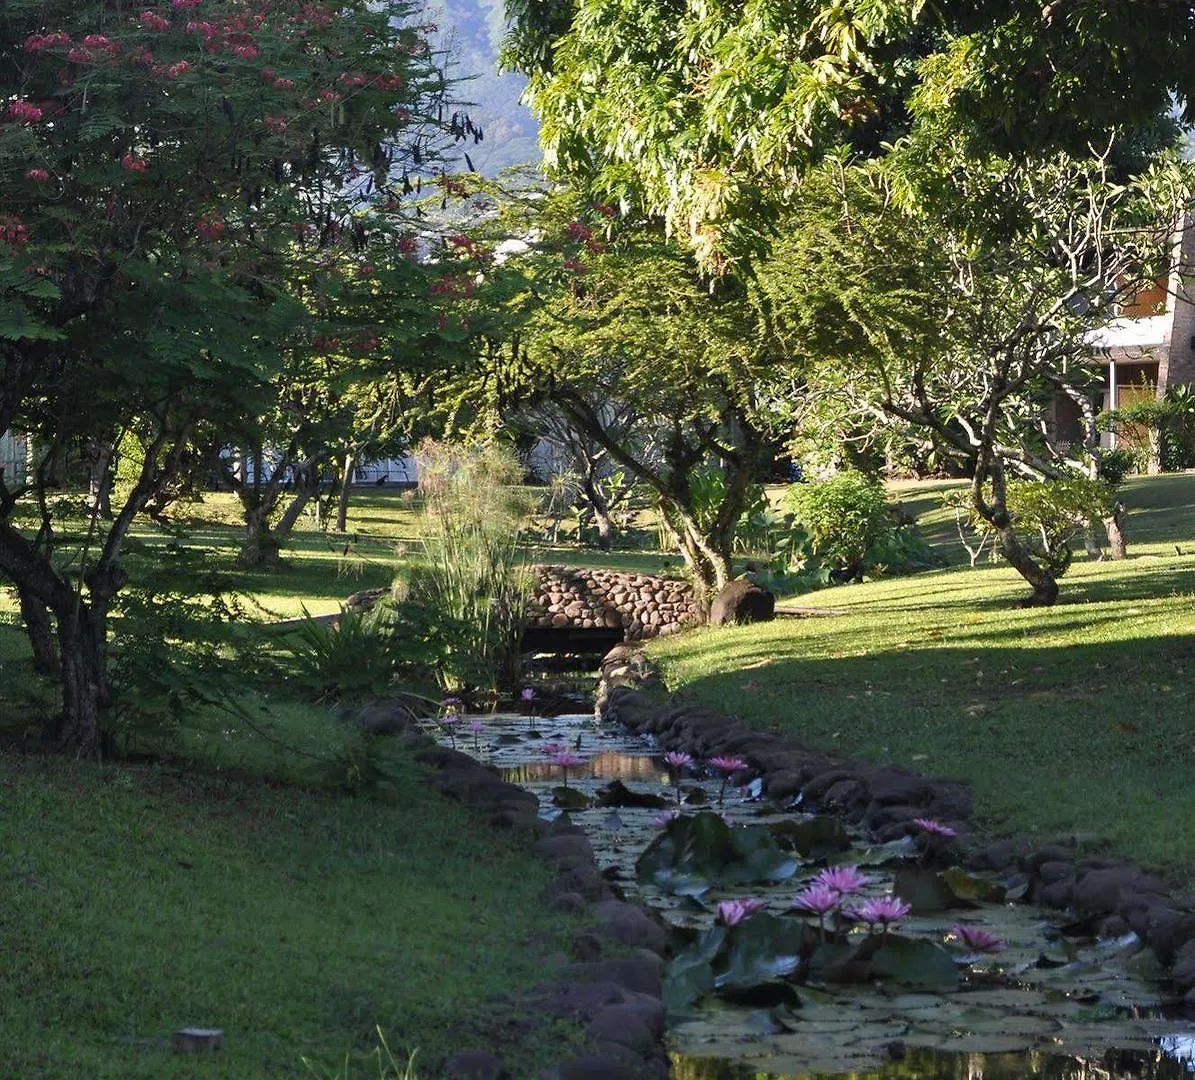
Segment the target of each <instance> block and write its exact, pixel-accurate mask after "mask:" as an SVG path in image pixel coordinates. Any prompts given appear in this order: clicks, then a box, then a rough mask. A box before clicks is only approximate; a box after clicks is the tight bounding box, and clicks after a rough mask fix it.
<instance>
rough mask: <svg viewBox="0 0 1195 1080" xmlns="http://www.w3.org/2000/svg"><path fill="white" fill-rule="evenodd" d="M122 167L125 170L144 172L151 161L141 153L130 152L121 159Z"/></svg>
mask: <svg viewBox="0 0 1195 1080" xmlns="http://www.w3.org/2000/svg"><path fill="white" fill-rule="evenodd" d="M120 167H121V168H122V169H124V170H125V172H136V173H143V172H145V171H146V169H148V168H149V163H148V162H147V161H146V160H145V158H143V157H142V156H141V155H140V154H134V153H128V154H125V155H124V157H122V158H121V159H120Z"/></svg>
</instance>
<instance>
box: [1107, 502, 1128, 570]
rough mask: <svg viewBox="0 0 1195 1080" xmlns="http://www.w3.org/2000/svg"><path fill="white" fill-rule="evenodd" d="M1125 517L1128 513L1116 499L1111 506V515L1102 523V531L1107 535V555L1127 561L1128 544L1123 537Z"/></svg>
mask: <svg viewBox="0 0 1195 1080" xmlns="http://www.w3.org/2000/svg"><path fill="white" fill-rule="evenodd" d="M1126 517H1128V512H1127V510H1126V509H1125V505H1124V503H1122V502H1121V501H1120V500H1119V499H1117V500H1116V502H1115V503H1113V504H1112V513H1111V514H1109V515H1108V517H1106V518H1104V519H1103V521H1102V524H1103V526H1104V531H1105V532H1106V533H1107V534H1108V549H1109V554H1110V555H1111V556H1112V558H1114V559H1127V558H1128V557H1129V549H1128V544H1127V542H1126V540H1125V535H1124V523H1125V518H1126Z"/></svg>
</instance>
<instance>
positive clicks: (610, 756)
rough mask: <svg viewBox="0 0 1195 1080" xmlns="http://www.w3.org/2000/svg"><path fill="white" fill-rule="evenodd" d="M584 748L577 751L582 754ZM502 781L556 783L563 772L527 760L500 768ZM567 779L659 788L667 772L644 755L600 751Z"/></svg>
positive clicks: (544, 764)
mask: <svg viewBox="0 0 1195 1080" xmlns="http://www.w3.org/2000/svg"><path fill="white" fill-rule="evenodd" d="M584 753H585V749H584V747H582V748H581V754H582V755H584ZM500 771H501V775H502V779H503V780H506V781H509V782H510V783H513V784H530V783H543V782H544V781H546V780H555V781H560V780H562V779H563V775H564V774H563V772H562V771H561V769H560V766H559V765H554V764H553V763H552V762H550V761H531V762H528V763H527V764H525V765H511V766H509V767H508V768H505V769H502V770H500ZM568 776H569V780H570V781H572V780H646V781H656V782H659V783H660V784H661V786H663V785H666V784H667V783H668V771H667V769H664V768H662V767H661V766H660V765H657V764H656V763H655V762H654V761H653V760H652V759H651V758H650V757H648V756H647V755H645V754H627V753H623V752H621V751H619V750H603V751H602V752H601V753H599V754H594V755H593V757H591V758H587V759H586V761H585V764H584V765H578V766H576V767H575V768H571V769H569V771H568Z"/></svg>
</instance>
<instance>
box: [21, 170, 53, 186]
mask: <svg viewBox="0 0 1195 1080" xmlns="http://www.w3.org/2000/svg"><path fill="white" fill-rule="evenodd" d="M25 179H26V180H32V181H34V182H35V183H38V184H40V183H42V182H44V181H46V180H49V179H50V174H49V172H47V171H46V170H45V169H36V168H35V169H26V170H25Z"/></svg>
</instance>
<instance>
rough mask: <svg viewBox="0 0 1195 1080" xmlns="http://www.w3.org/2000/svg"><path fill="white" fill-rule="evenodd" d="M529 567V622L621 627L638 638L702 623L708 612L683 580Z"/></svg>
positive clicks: (622, 572)
mask: <svg viewBox="0 0 1195 1080" xmlns="http://www.w3.org/2000/svg"><path fill="white" fill-rule="evenodd" d="M532 569H533V570H534V572H535V575H536V584H535V587H534V592H533V595H532V599H531V601H530V602H529V603H528V606H527V625H528V626H529V627H543V628H548V627H555V628H557V629H563V628H568V627H572V628H579V629H585V630H589V629H601V628H604V629H617V628H619V627H621V628H622V630H623V637H624V638H625V640H627V641H640V640H642V639H644V638H652V637H658V636H660V635H663V634H675V633H677V631H679V630H681V629H683V628H684V627H686V626H693V625H695V624H699V623H704V622H705V620H706V617H707V614H708V612H707V609H706V606H705V604H704V603H703V602H702V600H701V598H700V597H698V596H697V594H696V593H695V592H694V590H693V587H692V586H691V585H690V584H689V583H688V582H687V581H679V580H676V579H673V578H660V577H652V576H651V575H649V574H635V573H631V572H629V571H625V570H581V569H578V568H577V567H573V566H561V565H539V566H535V567H533V568H532Z"/></svg>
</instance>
